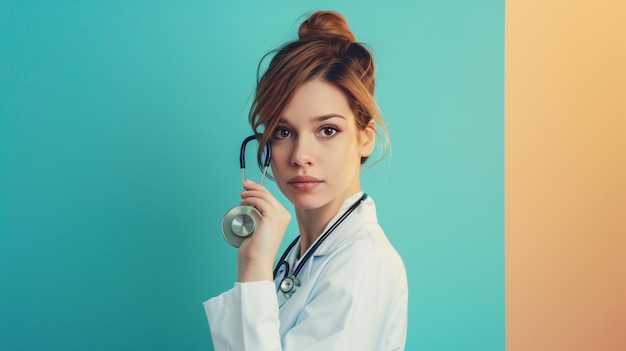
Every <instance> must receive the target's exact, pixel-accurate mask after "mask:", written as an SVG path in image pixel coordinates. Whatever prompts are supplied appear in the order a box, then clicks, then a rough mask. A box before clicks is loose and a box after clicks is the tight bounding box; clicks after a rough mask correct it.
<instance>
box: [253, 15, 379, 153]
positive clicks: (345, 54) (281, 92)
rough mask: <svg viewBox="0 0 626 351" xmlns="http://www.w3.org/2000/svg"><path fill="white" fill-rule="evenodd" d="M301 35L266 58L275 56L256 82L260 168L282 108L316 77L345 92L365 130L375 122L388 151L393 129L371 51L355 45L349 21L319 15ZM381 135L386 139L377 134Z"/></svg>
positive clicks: (304, 26)
mask: <svg viewBox="0 0 626 351" xmlns="http://www.w3.org/2000/svg"><path fill="white" fill-rule="evenodd" d="M298 37H299V38H298V40H295V41H292V42H289V43H287V44H285V45H283V46H282V47H280V48H279V49H276V50H274V51H271V52H269V53H268V54H266V55H265V56H264V58H265V57H267V56H268V55H271V54H274V56H273V57H272V59H271V61H270V64H269V66H268V68H267V69H266V70H265V72H264V73H263V75H262V76H261V78H260V79H258V81H257V86H256V92H255V96H254V101H253V103H252V106H251V108H250V114H249V121H250V125H251V126H252V129H253V131H254V132H255V133H259V134H261V137H260V140H259V150H258V153H257V161H258V163H259V165H261V156H262V151H263V150H264V148H265V145H266V144H267V143H269V142H271V139H272V135H273V133H274V130H275V129H276V127H277V125H278V123H279V120H280V114H281V112H282V110H283V109H284V108H285V106H286V105H287V103H289V101H290V100H291V99H292V97H293V95H294V93H295V92H296V90H297V89H298V88H299V87H300V86H301V85H302V84H304V83H306V82H308V81H310V80H312V79H321V80H323V81H325V82H327V83H330V84H332V85H334V86H335V87H337V88H338V89H339V90H341V91H342V92H343V93H344V94H345V96H346V97H347V99H348V103H349V104H350V107H351V108H352V112H353V113H354V116H355V120H356V125H357V127H358V128H359V129H360V130H364V129H365V128H366V126H367V125H368V123H370V121H372V120H374V121H375V124H376V125H377V126H379V127H380V128H382V130H383V131H384V133H385V136H386V137H387V138H385V145H384V150H385V151H386V149H387V146H388V143H389V141H388V140H389V138H388V131H387V128H386V127H385V124H384V123H383V121H382V118H381V116H380V112H379V110H378V106H377V104H376V101H375V100H374V87H375V76H374V73H375V72H374V60H373V58H372V55H371V54H370V52H369V50H367V49H366V48H365V46H364V45H363V44H360V43H358V42H356V38H355V36H354V34H352V32H351V31H350V29H349V28H348V23H347V21H346V19H345V18H344V17H343V16H342V15H341V14H339V13H337V12H332V11H318V12H315V13H313V14H312V15H311V16H310V17H309V18H307V19H306V20H305V21H304V22H303V23H302V24H301V25H300V28H299V30H298ZM261 62H263V59H262V60H261ZM260 66H261V64H259V69H260ZM376 134H377V136H378V137H379V139H381V136H380V133H379V132H378V130H377V131H376ZM366 160H367V157H362V158H361V164H363V163H364V162H365V161H366Z"/></svg>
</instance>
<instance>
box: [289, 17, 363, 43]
mask: <svg viewBox="0 0 626 351" xmlns="http://www.w3.org/2000/svg"><path fill="white" fill-rule="evenodd" d="M298 36H299V37H300V39H307V38H318V37H339V38H341V39H342V40H345V41H347V42H354V41H356V38H355V37H354V34H352V31H350V29H349V28H348V21H346V19H345V18H344V17H343V16H342V15H341V14H339V13H338V12H333V11H318V12H315V13H314V14H312V15H311V17H309V18H307V19H306V20H305V21H304V22H302V24H301V25H300V29H299V30H298Z"/></svg>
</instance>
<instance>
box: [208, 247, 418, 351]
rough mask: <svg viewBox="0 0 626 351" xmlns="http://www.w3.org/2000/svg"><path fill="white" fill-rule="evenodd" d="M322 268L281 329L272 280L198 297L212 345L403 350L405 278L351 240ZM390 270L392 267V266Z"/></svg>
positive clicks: (303, 350) (288, 350)
mask: <svg viewBox="0 0 626 351" xmlns="http://www.w3.org/2000/svg"><path fill="white" fill-rule="evenodd" d="M350 246H351V247H349V248H344V250H341V251H342V252H341V253H340V254H338V255H336V256H335V257H334V258H333V259H332V260H329V262H328V263H329V264H328V265H327V266H326V267H325V268H324V269H323V270H322V272H321V274H320V276H319V277H318V279H317V281H316V283H315V288H314V289H313V290H312V291H311V294H310V296H309V297H308V299H307V303H306V304H305V305H304V306H302V310H301V312H300V313H299V316H298V319H297V322H296V323H295V325H293V326H291V327H290V328H289V330H287V331H286V333H285V335H283V340H282V346H281V335H280V322H279V311H278V302H277V298H276V290H275V285H274V283H273V282H270V281H266V282H250V283H235V286H234V288H232V289H231V290H229V291H227V292H225V293H223V294H221V295H220V296H218V297H215V298H212V299H210V300H208V301H207V302H205V303H204V306H205V310H206V313H207V317H208V319H209V325H210V328H211V334H212V337H213V343H214V346H215V350H216V351H222V350H249V351H278V350H285V351H295V350H297V351H314V350H315V351H331V350H342V351H344V350H359V351H367V350H372V351H383V350H385V351H386V350H403V349H404V342H405V338H406V317H407V316H406V308H407V296H406V285H405V284H406V280H404V277H405V272H404V269H403V267H402V269H400V270H399V271H398V272H397V277H399V279H396V278H395V277H393V276H390V275H389V270H381V264H380V261H379V260H378V259H377V258H376V257H372V256H371V250H368V249H365V250H364V249H363V247H362V246H361V245H350ZM394 275H396V274H394Z"/></svg>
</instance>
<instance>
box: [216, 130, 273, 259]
mask: <svg viewBox="0 0 626 351" xmlns="http://www.w3.org/2000/svg"><path fill="white" fill-rule="evenodd" d="M260 137H261V134H255V135H251V136H249V137H247V138H246V139H245V140H244V141H243V143H242V144H241V151H240V153H239V166H240V167H241V181H242V182H245V181H246V160H245V152H246V145H247V144H248V143H249V142H250V141H252V140H258V139H259V138H260ZM271 158H272V149H271V146H270V144H269V143H266V144H265V161H264V162H263V177H262V178H261V183H260V184H261V185H263V181H264V180H265V172H267V168H268V167H269V166H270V161H271ZM261 218H262V217H261V213H260V212H259V211H258V210H257V209H256V208H254V207H252V206H235V207H233V208H231V209H230V210H229V211H228V212H226V214H225V215H224V218H222V234H223V235H224V239H226V241H227V242H228V243H229V244H231V245H232V246H234V247H239V246H240V245H241V243H242V242H243V241H244V239H245V238H247V237H249V236H250V235H252V233H254V230H255V229H256V228H257V226H258V225H259V223H260V222H261Z"/></svg>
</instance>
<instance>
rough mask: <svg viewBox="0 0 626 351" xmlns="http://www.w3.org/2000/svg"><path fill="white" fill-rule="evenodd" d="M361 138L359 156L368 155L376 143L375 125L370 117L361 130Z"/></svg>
mask: <svg viewBox="0 0 626 351" xmlns="http://www.w3.org/2000/svg"><path fill="white" fill-rule="evenodd" d="M360 135H361V138H360V140H359V142H360V144H361V153H360V155H361V157H369V156H370V155H371V154H372V152H374V145H375V144H376V125H375V123H374V120H373V119H372V120H371V121H369V123H368V124H367V125H366V126H365V129H363V130H362V131H361V134H360Z"/></svg>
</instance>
